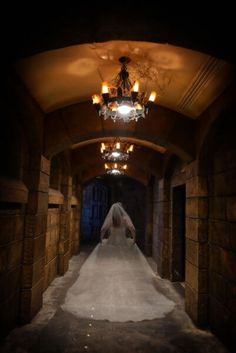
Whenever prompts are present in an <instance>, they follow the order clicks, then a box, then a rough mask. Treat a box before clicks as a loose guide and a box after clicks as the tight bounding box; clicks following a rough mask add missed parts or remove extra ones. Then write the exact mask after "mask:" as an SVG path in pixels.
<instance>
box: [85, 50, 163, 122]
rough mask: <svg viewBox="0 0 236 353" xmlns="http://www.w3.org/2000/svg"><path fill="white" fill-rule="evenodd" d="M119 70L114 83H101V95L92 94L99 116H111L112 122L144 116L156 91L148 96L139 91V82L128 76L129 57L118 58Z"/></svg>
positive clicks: (154, 97)
mask: <svg viewBox="0 0 236 353" xmlns="http://www.w3.org/2000/svg"><path fill="white" fill-rule="evenodd" d="M119 61H120V63H121V70H120V72H119V73H118V75H117V77H116V79H115V80H114V85H108V83H107V82H103V83H102V93H101V95H98V94H95V95H93V96H92V99H93V104H94V106H95V109H96V111H97V112H98V114H99V116H102V117H103V118H104V120H106V119H108V118H111V119H112V120H113V121H114V122H116V121H117V120H123V121H124V122H126V123H127V122H130V121H132V120H135V121H138V119H140V118H145V116H146V115H147V114H148V111H149V109H150V107H151V105H152V104H153V102H154V101H155V99H156V92H154V91H153V92H151V94H150V96H149V98H148V99H147V98H146V94H145V93H140V92H139V82H138V81H135V82H134V83H132V82H131V81H130V78H129V72H128V69H127V64H128V63H129V62H130V58H128V57H126V56H122V57H121V58H120V59H119Z"/></svg>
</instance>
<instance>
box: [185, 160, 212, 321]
mask: <svg viewBox="0 0 236 353" xmlns="http://www.w3.org/2000/svg"><path fill="white" fill-rule="evenodd" d="M186 177H187V181H186V286H185V290H186V292H185V306H186V311H187V313H188V314H189V315H190V317H191V318H192V319H193V321H194V322H195V323H196V324H197V325H199V326H202V325H205V324H206V323H207V320H208V317H207V315H208V263H209V261H208V252H209V249H208V185H207V178H206V177H205V176H203V175H201V172H200V170H199V164H198V161H194V162H192V163H190V164H189V165H188V166H187V167H186Z"/></svg>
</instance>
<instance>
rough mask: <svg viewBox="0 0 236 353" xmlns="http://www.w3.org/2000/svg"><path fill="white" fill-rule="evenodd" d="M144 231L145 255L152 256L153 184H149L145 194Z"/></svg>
mask: <svg viewBox="0 0 236 353" xmlns="http://www.w3.org/2000/svg"><path fill="white" fill-rule="evenodd" d="M146 207H147V208H146V230H145V254H146V255H147V256H151V255H152V238H153V184H152V183H149V185H148V186H147V193H146Z"/></svg>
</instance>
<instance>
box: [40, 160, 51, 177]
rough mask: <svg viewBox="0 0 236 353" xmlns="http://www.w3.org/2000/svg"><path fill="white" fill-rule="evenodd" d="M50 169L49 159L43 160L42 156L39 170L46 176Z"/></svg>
mask: <svg viewBox="0 0 236 353" xmlns="http://www.w3.org/2000/svg"><path fill="white" fill-rule="evenodd" d="M50 167H51V162H50V160H49V159H47V158H45V157H44V156H41V165H40V170H41V171H42V172H43V173H45V174H47V175H50Z"/></svg>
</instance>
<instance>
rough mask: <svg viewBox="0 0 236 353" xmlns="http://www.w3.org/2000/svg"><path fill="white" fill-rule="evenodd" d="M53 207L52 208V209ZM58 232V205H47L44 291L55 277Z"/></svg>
mask: <svg viewBox="0 0 236 353" xmlns="http://www.w3.org/2000/svg"><path fill="white" fill-rule="evenodd" d="M53 206H54V207H53ZM59 231H60V209H59V205H52V204H51V205H49V208H48V216H47V234H46V243H45V268H44V290H45V289H47V287H48V286H49V284H50V283H51V282H52V280H53V279H54V278H55V277H56V276H57V266H58V243H59Z"/></svg>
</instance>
